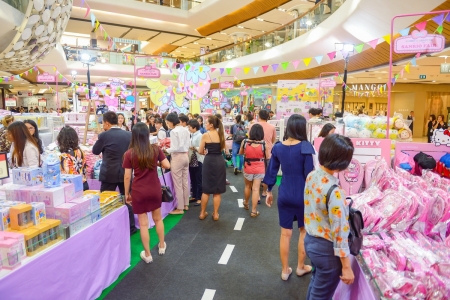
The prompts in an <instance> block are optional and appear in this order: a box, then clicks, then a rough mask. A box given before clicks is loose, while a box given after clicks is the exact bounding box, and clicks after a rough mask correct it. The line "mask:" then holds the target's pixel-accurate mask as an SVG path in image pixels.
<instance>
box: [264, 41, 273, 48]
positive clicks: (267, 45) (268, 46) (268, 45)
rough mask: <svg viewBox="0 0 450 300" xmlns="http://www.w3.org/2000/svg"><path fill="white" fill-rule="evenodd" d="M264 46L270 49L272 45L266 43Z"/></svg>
mask: <svg viewBox="0 0 450 300" xmlns="http://www.w3.org/2000/svg"><path fill="white" fill-rule="evenodd" d="M264 46H266V47H267V48H270V47H272V44H271V43H269V42H266V43H265V44H264Z"/></svg>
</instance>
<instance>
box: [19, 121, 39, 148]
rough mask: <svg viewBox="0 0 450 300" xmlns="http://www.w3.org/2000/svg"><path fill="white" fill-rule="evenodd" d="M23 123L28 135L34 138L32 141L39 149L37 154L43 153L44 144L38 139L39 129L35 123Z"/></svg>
mask: <svg viewBox="0 0 450 300" xmlns="http://www.w3.org/2000/svg"><path fill="white" fill-rule="evenodd" d="M23 122H24V123H25V126H27V128H28V130H29V131H30V134H31V135H32V136H33V137H34V140H35V141H36V143H37V144H38V147H39V153H40V154H43V153H44V143H43V142H42V140H41V139H40V137H39V129H38V126H37V124H36V122H35V121H33V120H25V121H23Z"/></svg>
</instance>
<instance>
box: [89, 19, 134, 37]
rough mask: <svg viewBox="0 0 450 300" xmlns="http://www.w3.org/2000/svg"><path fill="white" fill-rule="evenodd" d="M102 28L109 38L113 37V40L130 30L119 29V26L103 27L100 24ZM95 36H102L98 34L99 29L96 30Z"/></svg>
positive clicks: (125, 28)
mask: <svg viewBox="0 0 450 300" xmlns="http://www.w3.org/2000/svg"><path fill="white" fill-rule="evenodd" d="M88 24H89V23H88ZM102 26H103V29H104V30H106V32H107V33H108V35H109V36H110V37H115V38H119V37H121V36H122V35H123V34H124V33H126V32H127V31H128V30H130V28H127V27H121V26H113V25H104V24H102ZM97 35H98V36H101V35H102V34H101V33H100V29H97Z"/></svg>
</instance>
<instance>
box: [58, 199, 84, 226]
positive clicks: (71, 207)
mask: <svg viewBox="0 0 450 300" xmlns="http://www.w3.org/2000/svg"><path fill="white" fill-rule="evenodd" d="M55 217H56V219H58V220H61V224H63V225H70V224H72V223H74V222H76V221H78V220H79V219H80V210H79V208H78V204H76V203H63V204H61V205H59V206H56V207H55Z"/></svg>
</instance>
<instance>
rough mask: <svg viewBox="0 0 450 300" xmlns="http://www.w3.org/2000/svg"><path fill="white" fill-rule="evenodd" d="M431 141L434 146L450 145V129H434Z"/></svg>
mask: <svg viewBox="0 0 450 300" xmlns="http://www.w3.org/2000/svg"><path fill="white" fill-rule="evenodd" d="M431 142H432V143H434V144H435V145H436V146H447V147H450V131H449V130H448V129H446V130H444V129H436V130H435V131H434V132H433V136H432V137H431Z"/></svg>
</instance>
